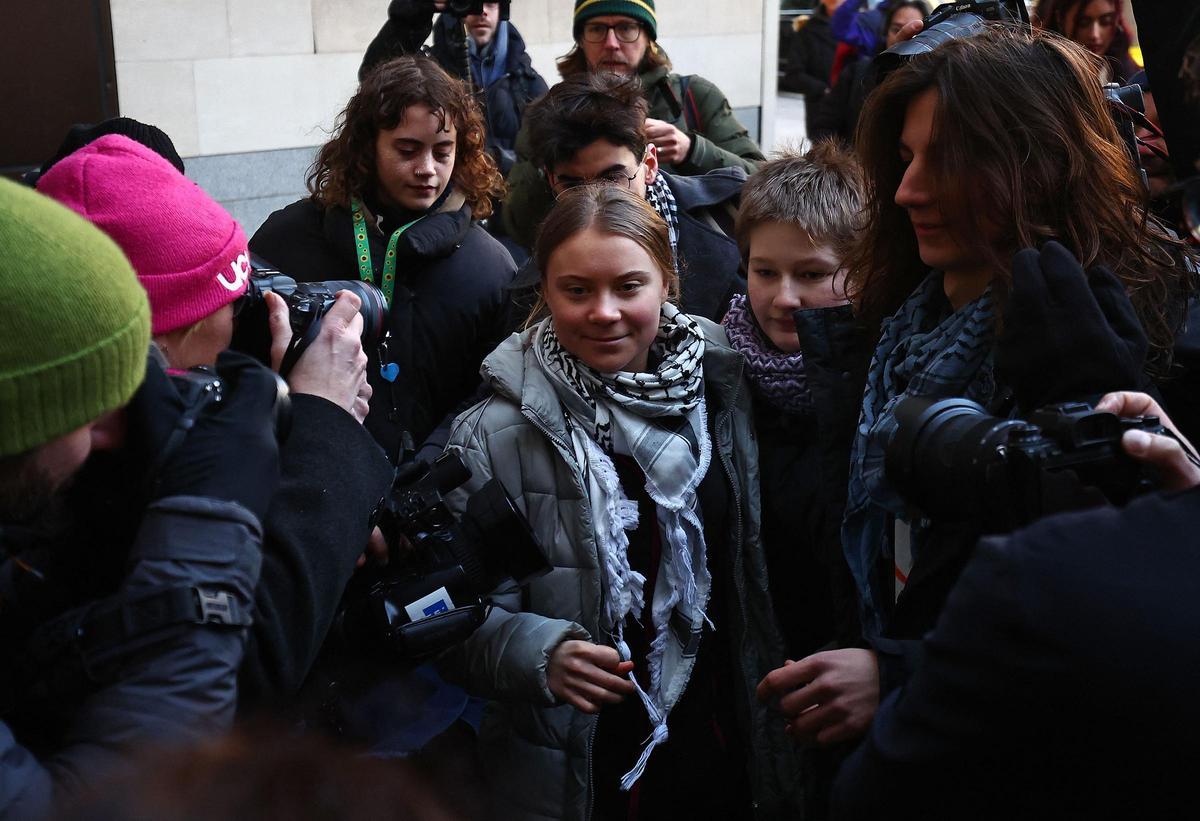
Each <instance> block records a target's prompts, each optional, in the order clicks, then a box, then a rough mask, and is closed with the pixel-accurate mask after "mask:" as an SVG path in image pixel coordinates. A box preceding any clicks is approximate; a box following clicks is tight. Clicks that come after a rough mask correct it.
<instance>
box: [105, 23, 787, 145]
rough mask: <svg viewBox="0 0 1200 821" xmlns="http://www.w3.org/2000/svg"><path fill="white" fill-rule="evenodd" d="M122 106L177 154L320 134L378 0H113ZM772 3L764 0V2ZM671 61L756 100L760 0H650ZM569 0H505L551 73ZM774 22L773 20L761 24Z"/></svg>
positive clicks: (731, 93)
mask: <svg viewBox="0 0 1200 821" xmlns="http://www.w3.org/2000/svg"><path fill="white" fill-rule="evenodd" d="M110 5H111V9H112V26H113V49H114V52H115V56H116V63H117V87H118V94H119V96H120V108H121V113H122V114H123V115H125V116H128V117H134V118H136V119H139V120H143V121H145V122H150V123H154V124H156V125H158V126H160V127H161V128H163V129H164V130H165V131H166V132H167V133H168V134H170V135H171V137H172V138H173V139H174V141H175V143H176V146H177V147H178V149H179V152H180V154H182V155H183V156H185V157H191V156H204V155H214V154H230V153H240V152H251V151H268V150H273V149H283V148H299V147H305V146H314V145H319V144H320V143H322V142H324V140H325V137H326V134H327V133H328V131H329V129H330V128H331V127H332V125H333V121H334V118H335V117H336V115H337V112H338V111H339V110H340V109H341V107H342V106H343V105H344V104H345V102H346V100H347V99H348V98H349V97H350V95H351V94H352V93H353V91H354V87H355V85H356V74H357V71H358V65H359V61H360V60H361V59H362V54H363V51H364V50H365V49H366V47H367V44H368V43H369V42H370V41H371V38H372V37H374V36H375V34H376V32H378V30H379V27H380V26H381V25H382V24H383V22H384V20H385V19H386V16H387V2H386V0H111V2H110ZM768 5H769V4H768ZM657 7H658V17H659V26H658V31H659V43H660V44H661V45H662V46H663V47H664V48H665V49H666V50H667V53H668V54H670V55H671V59H672V61H673V62H674V64H675V67H676V70H678V71H680V72H682V73H687V74H700V75H703V76H705V77H707V78H709V79H710V80H712V81H714V82H715V83H717V85H719V86H720V87H721V88H722V89H723V90H724V91H725V94H726V96H728V98H729V102H730V104H731V105H732V106H733V107H735V108H738V107H743V106H759V105H762V104H763V99H762V98H763V92H762V86H763V82H762V75H763V70H762V66H763V42H764V26H763V20H764V15H763V9H764V2H763V0H658V3H657ZM572 8H573V2H572V0H513V3H512V19H513V23H514V24H515V25H516V26H517V28H518V29H520V31H521V34H522V35H523V36H524V38H525V40H526V42H527V43H528V44H529V52H530V55H531V57H532V58H533V62H534V67H535V68H537V70H538V71H539V72H541V74H542V76H543V77H545V78H546V80H547V82H550V83H553V82H554V80H555V79H556V77H557V73H556V72H555V69H554V58H555V57H557V56H559V55H562V54H564V53H565V52H566V51H567V50H568V49H569V47H570V45H571V15H572ZM768 30H769V32H771V33H772V34H773V32H774V30H775V23H774V22H773V21H772V22H771V24H770V25H769V26H768Z"/></svg>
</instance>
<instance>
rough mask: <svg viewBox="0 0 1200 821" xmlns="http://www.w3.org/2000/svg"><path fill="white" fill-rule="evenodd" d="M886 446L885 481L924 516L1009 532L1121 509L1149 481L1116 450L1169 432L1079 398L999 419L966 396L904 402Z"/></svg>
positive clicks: (1151, 485) (1147, 419)
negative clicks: (1070, 515) (1067, 514)
mask: <svg viewBox="0 0 1200 821" xmlns="http://www.w3.org/2000/svg"><path fill="white" fill-rule="evenodd" d="M895 417H896V422H897V423H898V427H897V429H896V431H895V433H894V434H893V435H892V437H891V440H890V441H889V442H888V444H887V448H886V452H885V456H884V470H885V472H886V475H887V477H888V481H889V482H890V483H891V484H892V486H893V487H895V488H896V489H897V490H898V491H899V492H900V494H901V495H902V496H903V497H904V498H905V499H906V500H907V501H908V502H909V503H911V504H912V505H913V506H914V507H916V508H917V509H918V510H919V511H920V512H921V513H923V514H925V515H926V516H928V517H930V518H933V519H938V520H941V521H947V522H957V521H966V520H975V521H979V522H981V523H982V524H983V526H984V528H985V531H986V532H989V533H1007V532H1009V531H1012V530H1015V529H1016V528H1018V527H1021V526H1023V525H1027V524H1029V523H1030V522H1033V521H1035V520H1037V519H1039V518H1041V517H1042V516H1046V515H1048V514H1051V513H1057V512H1062V511H1066V510H1078V509H1081V508H1087V507H1095V506H1097V505H1102V504H1106V503H1107V504H1114V505H1118V506H1120V505H1124V504H1126V503H1127V502H1129V501H1130V500H1131V499H1132V498H1134V497H1135V496H1138V495H1140V494H1142V493H1146V492H1149V491H1151V490H1154V489H1155V488H1156V487H1157V485H1158V483H1157V479H1156V477H1155V475H1154V474H1153V472H1151V471H1150V470H1149V469H1148V468H1147V467H1146V466H1144V465H1143V464H1142V463H1140V462H1137V461H1135V460H1134V459H1132V458H1131V457H1129V456H1128V455H1127V454H1126V453H1125V452H1124V450H1123V449H1122V448H1121V436H1122V435H1123V434H1124V433H1125V431H1127V430H1142V431H1146V432H1147V433H1158V434H1164V435H1171V434H1170V432H1169V431H1168V430H1167V429H1166V428H1164V427H1163V426H1162V425H1161V424H1160V422H1159V419H1158V418H1157V417H1154V416H1144V417H1139V418H1135V419H1122V418H1120V417H1118V416H1116V415H1114V414H1111V413H1105V412H1103V411H1097V410H1095V409H1094V408H1092V406H1090V405H1088V404H1086V403H1084V402H1065V403H1060V404H1056V405H1048V406H1046V407H1043V408H1040V409H1038V410H1036V411H1034V412H1033V413H1032V414H1031V415H1030V417H1029V419H1028V420H1023V419H999V418H997V417H994V416H989V415H988V414H987V413H986V412H985V411H984V409H983V408H982V407H981V406H979V405H978V404H976V403H975V402H972V401H970V400H969V399H957V398H956V399H928V398H921V397H911V396H910V397H907V398H905V399H903V400H901V401H900V403H899V404H898V405H897V406H896V411H895Z"/></svg>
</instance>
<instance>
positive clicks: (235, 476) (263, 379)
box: [152, 351, 280, 520]
mask: <svg viewBox="0 0 1200 821" xmlns="http://www.w3.org/2000/svg"><path fill="white" fill-rule="evenodd" d="M216 375H217V376H219V377H220V379H221V381H222V383H223V385H222V389H221V393H222V396H221V399H220V401H218V402H207V403H205V404H204V405H203V409H202V410H201V411H200V412H199V414H197V415H196V416H195V420H194V422H192V423H189V422H188V421H187V417H188V415H189V414H188V410H187V409H188V407H189V406H190V407H193V408H194V407H195V405H196V403H195V402H186V401H184V399H182V398H181V396H180V393H179V391H178V390H176V391H175V394H174V396H173V397H172V396H171V392H170V391H163V390H161V387H162V386H161V385H160V386H159V387H160V392H161V395H159V396H157V397H156V403H157V405H158V407H159V408H160V409H162V410H166V409H167V408H169V407H171V406H175V407H176V408H177V409H178V410H177V411H176V412H175V416H174V421H173V425H172V431H171V433H170V434H169V435H168V438H167V440H166V442H165V445H164V447H165V448H166V449H167V451H168V453H167V455H166V459H165V462H164V463H163V464H162V465H161V467H160V468H159V470H158V475H157V481H156V483H155V486H154V488H153V491H152V498H159V499H161V498H165V497H167V496H204V497H207V498H210V499H221V500H224V501H230V502H238V503H239V504H241V505H243V506H244V507H246V508H247V509H248V510H250V512H252V513H254V514H255V515H256V516H258V518H259V519H260V520H261V519H262V518H263V517H264V516H265V515H266V512H267V507H268V506H269V505H270V502H271V497H272V496H273V495H274V494H275V490H276V488H277V487H278V485H279V445H278V441H277V439H276V431H275V426H276V413H277V410H276V405H277V403H278V402H279V401H280V400H279V380H278V378H277V377H276V376H275V374H274V373H273V372H272V371H270V370H269V369H268V368H266V367H264V366H262V365H260V364H259V363H258V362H257V361H255V360H254V359H252V358H250V357H248V356H245V355H244V354H239V353H234V352H231V351H226V352H225V353H222V354H221V356H220V357H219V358H218V359H217V369H216ZM168 384H171V383H168ZM180 420H183V422H182V424H180ZM181 428H182V430H183V431H184V433H183V436H182V440H181V441H178V443H176V440H177V439H178V437H179V433H178V431H179V430H180V429H181Z"/></svg>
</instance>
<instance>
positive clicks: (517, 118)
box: [358, 0, 547, 176]
mask: <svg viewBox="0 0 1200 821" xmlns="http://www.w3.org/2000/svg"><path fill="white" fill-rule="evenodd" d="M507 28H508V53H507V56H506V57H505V68H504V76H503V77H501V78H500V79H498V80H496V81H495V82H494V83H492V84H491V85H490V86H488V87H487V88H486V89H485V90H484V92H483V98H482V101H483V113H484V118H485V120H486V125H487V147H488V151H489V152H491V154H492V156H493V158H494V159H495V160H496V164H497V165H499V166H500V171H501V173H503V174H504V175H505V176H507V175H508V172H509V169H511V168H512V167H513V164H514V163H515V162H516V161H517V154H516V150H515V146H516V139H517V132H518V131H520V130H521V118H522V117H523V116H524V114H525V106H527V105H529V103H530V102H532V101H533V100H536V99H537V98H538V97H540V96H542V95H543V94H545V93H546V88H547V87H546V81H545V80H543V79H542V75H540V74H538V73H537V71H536V70H535V69H534V67H533V61H532V60H530V59H529V54H528V53H527V52H526V51H525V39H524V38H523V37H522V36H521V33H520V32H519V31H517V28H516V26H514V25H513V24H512V23H511V22H510V23H509V24H508V26H507ZM431 29H432V31H433V46H432V48H430V49H429V52H428V53H429V56H430V57H432V58H433V59H434V60H437V62H438V65H440V66H441V67H442V68H443V69H445V70H446V72H447V73H448V74H450V75H451V76H453V77H458V78H460V79H461V78H463V77H464V73H463V69H464V66H463V58H462V47H463V42H464V37H465V32H464V31H463V27H462V23H461V22H460V21H459V19H458V18H456V17H454V16H453V15H450V14H442V15H439V16H438V17H437V19H436V21H435V20H434V19H433V18H432V17H431V15H430V11H429V7H428V6H427V5H426V4H423V3H417V2H413V0H392V2H391V3H389V4H388V19H387V22H386V23H384V24H383V28H381V29H380V30H379V33H378V34H377V35H375V39H374V40H372V41H371V44H370V45H369V46H367V53H366V55H364V57H363V61H362V65H361V66H360V67H359V69H358V79H359V80H362V78H363V77H364V76H365V75H366V74H367V72H369V71H370V70H371V69H372V68H374V67H375V66H376V65H378V64H379V63H382V62H384V61H386V60H390V59H392V58H394V57H400V56H402V55H405V54H417V53H419V52H420V51H421V48H422V44H423V43H424V42H425V40H426V39H427V38H428V37H429V33H430V30H431ZM491 59H492V56H491V55H490V54H488V55H485V56H484V64H485V65H488V64H489V61H490V60H491Z"/></svg>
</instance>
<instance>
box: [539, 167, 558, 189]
mask: <svg viewBox="0 0 1200 821" xmlns="http://www.w3.org/2000/svg"><path fill="white" fill-rule="evenodd" d="M542 176H543V177H545V178H546V185H548V186H549V187H550V193H552V194H554V196H556V197H557V196H558V177H556V176H555V175H554V171H552V170H551V169H550V166H548V165H543V166H542Z"/></svg>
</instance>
